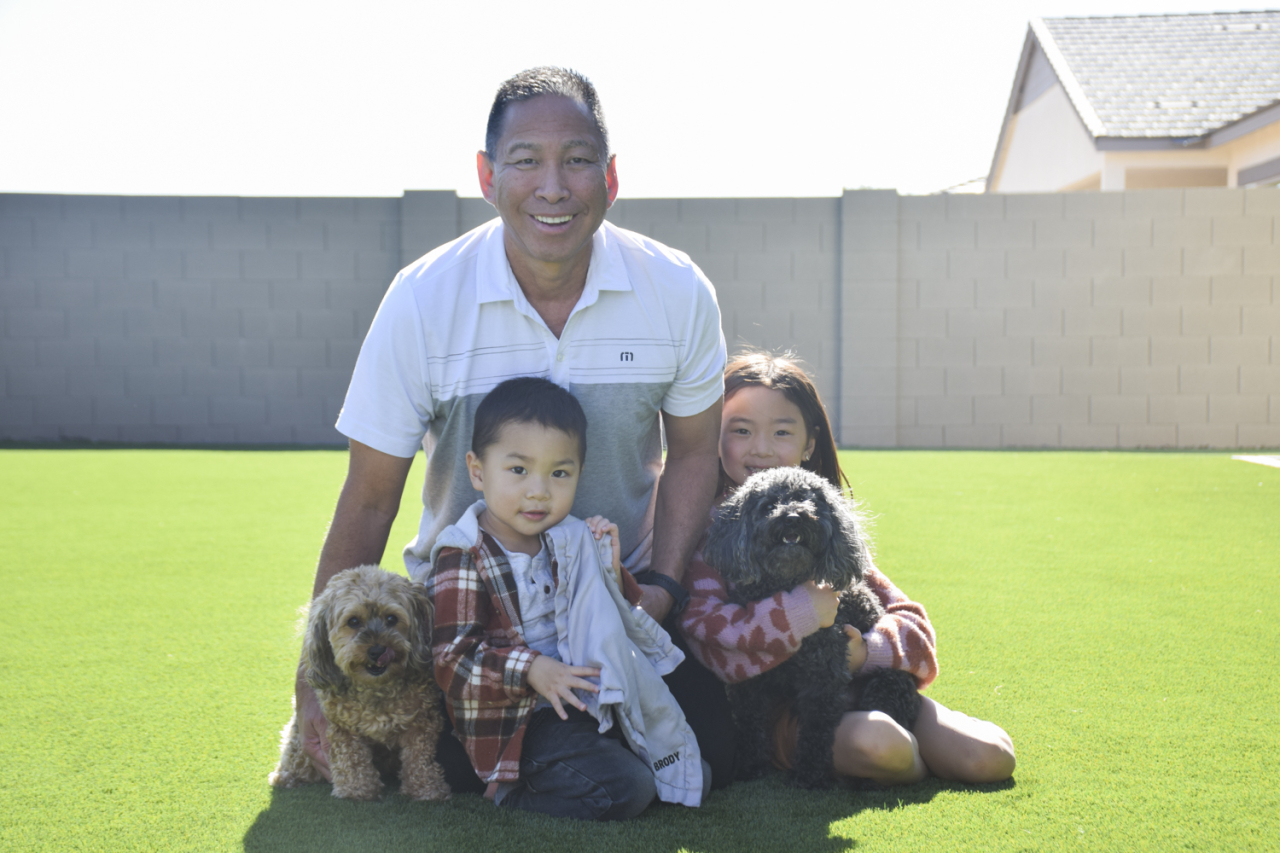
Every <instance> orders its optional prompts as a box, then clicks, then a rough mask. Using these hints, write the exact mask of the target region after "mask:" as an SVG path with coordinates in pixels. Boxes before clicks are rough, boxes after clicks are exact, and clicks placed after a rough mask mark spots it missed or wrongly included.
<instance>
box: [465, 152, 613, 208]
mask: <svg viewBox="0 0 1280 853" xmlns="http://www.w3.org/2000/svg"><path fill="white" fill-rule="evenodd" d="M476 174H477V176H478V177H479V178H480V194H481V195H483V196H484V200H485V201H487V202H489V204H493V161H492V160H490V159H489V155H488V154H486V153H485V152H483V151H477V152H476ZM614 183H615V184H616V183H617V180H616V179H615V180H614ZM614 195H617V190H616V189H615V190H614ZM609 201H610V203H612V201H613V199H612V198H611V199H610V200H609Z"/></svg>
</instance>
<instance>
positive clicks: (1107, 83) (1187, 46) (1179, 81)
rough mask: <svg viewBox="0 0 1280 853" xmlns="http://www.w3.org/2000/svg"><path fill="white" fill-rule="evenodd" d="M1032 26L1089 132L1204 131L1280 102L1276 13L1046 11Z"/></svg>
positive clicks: (1279, 15) (1132, 135)
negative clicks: (1073, 14) (1081, 14)
mask: <svg viewBox="0 0 1280 853" xmlns="http://www.w3.org/2000/svg"><path fill="white" fill-rule="evenodd" d="M1031 30H1032V33H1033V34H1034V35H1035V37H1036V39H1037V41H1038V42H1039V43H1040V44H1039V46H1040V48H1041V49H1042V50H1043V52H1044V54H1045V56H1046V57H1047V58H1048V60H1049V63H1050V64H1051V65H1052V66H1053V70H1054V71H1055V72H1056V73H1057V76H1058V78H1059V80H1060V81H1061V82H1062V84H1063V88H1064V89H1066V91H1067V94H1068V95H1069V96H1070V97H1071V99H1072V102H1073V104H1075V107H1076V111H1077V112H1078V113H1080V115H1081V119H1082V120H1083V121H1084V123H1085V126H1086V127H1087V128H1088V129H1089V130H1090V132H1091V133H1092V135H1093V136H1095V137H1113V138H1122V139H1135V140H1136V139H1152V138H1161V137H1163V138H1170V137H1173V138H1179V139H1183V140H1186V139H1188V138H1194V137H1202V136H1204V135H1206V134H1208V133H1211V132H1213V131H1215V130H1218V129H1220V128H1223V127H1225V126H1227V125H1230V124H1232V123H1234V122H1236V121H1239V120H1240V119H1242V118H1245V117H1247V116H1249V115H1252V114H1253V113H1256V112H1258V111H1259V110H1261V109H1264V108H1266V107H1268V106H1270V105H1272V104H1275V103H1277V102H1280V10H1272V11H1262V12H1217V13H1212V14H1192V15H1139V16H1128V17H1112V18H1045V19H1043V20H1036V21H1033V22H1032V25H1031ZM1027 60H1028V55H1027V52H1025V51H1024V55H1023V63H1024V64H1025V63H1026V62H1027ZM1019 76H1020V77H1021V76H1023V73H1022V70H1021V69H1020V72H1019ZM1016 96H1017V93H1016V92H1015V97H1016Z"/></svg>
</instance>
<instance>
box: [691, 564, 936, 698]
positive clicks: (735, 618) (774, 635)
mask: <svg viewBox="0 0 1280 853" xmlns="http://www.w3.org/2000/svg"><path fill="white" fill-rule="evenodd" d="M864 580H865V581H866V583H867V585H868V586H869V587H871V590H872V591H873V592H874V593H875V594H876V596H877V597H878V598H879V599H880V603H881V604H883V605H884V609H885V615H884V616H883V617H881V619H880V621H879V622H877V623H876V625H875V628H874V629H873V630H871V631H869V632H868V633H866V634H863V635H862V638H863V640H865V641H866V644H867V662H866V663H865V664H864V665H863V667H862V671H866V670H870V669H875V668H877V667H893V668H895V669H901V670H905V671H907V672H909V673H911V674H912V675H914V676H915V677H916V681H917V682H918V683H919V685H920V687H921V688H924V687H927V686H928V685H929V684H930V682H932V681H933V680H934V679H935V678H937V676H938V656H937V653H936V651H935V649H934V645H935V641H934V633H933V626H932V625H930V624H929V617H928V615H926V614H925V611H924V607H922V606H921V605H919V604H917V603H915V602H914V601H911V600H910V599H908V598H907V597H906V596H905V595H903V594H902V591H901V590H899V589H898V588H897V587H896V586H894V585H893V582H892V581H890V580H889V579H888V578H887V577H885V576H884V575H882V574H881V573H880V571H879V570H878V569H876V568H875V567H872V568H871V569H870V570H869V571H868V572H867V574H866V577H865V578H864ZM683 583H684V587H685V589H687V590H689V596H690V598H689V606H688V607H687V608H686V609H685V611H684V613H682V614H681V616H680V630H681V631H682V632H683V634H684V636H685V639H686V640H688V643H689V649H690V651H692V652H693V655H694V657H696V658H697V659H698V660H699V661H701V662H702V664H703V665H704V666H706V667H707V668H708V669H710V670H711V671H712V672H714V673H715V674H716V675H717V676H719V678H720V680H722V681H725V682H729V683H734V682H737V681H745V680H746V679H748V678H751V677H752V676H755V675H759V674H760V673H762V672H764V671H765V670H768V669H771V668H773V667H775V666H777V665H778V664H780V663H782V662H783V661H785V660H786V659H787V658H789V657H791V655H793V654H795V653H796V650H798V649H799V648H800V642H801V641H802V640H803V639H804V638H805V637H807V636H809V635H810V634H812V633H814V632H815V631H817V630H818V614H817V612H816V611H815V610H814V608H813V602H812V601H811V600H810V599H809V594H808V593H807V592H805V591H804V590H803V589H800V588H798V587H797V588H796V589H793V590H791V591H790V592H779V593H776V594H775V595H774V596H773V597H771V598H766V599H763V600H761V601H756V602H753V603H751V604H746V605H739V604H731V603H729V589H728V586H727V584H726V583H725V580H724V578H722V577H721V576H720V573H719V572H717V571H716V570H715V569H713V568H711V567H710V566H708V565H707V564H706V563H705V562H703V560H702V554H701V553H697V554H695V555H694V557H693V560H692V561H690V563H689V566H688V569H687V570H686V571H685V573H684V580H683Z"/></svg>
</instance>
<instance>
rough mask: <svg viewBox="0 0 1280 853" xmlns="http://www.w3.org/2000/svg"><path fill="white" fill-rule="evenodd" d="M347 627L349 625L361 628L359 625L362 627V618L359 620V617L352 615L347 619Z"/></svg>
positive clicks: (349, 626)
mask: <svg viewBox="0 0 1280 853" xmlns="http://www.w3.org/2000/svg"><path fill="white" fill-rule="evenodd" d="M347 627H348V628H359V627H360V620H359V619H357V618H356V617H354V616H352V617H351V618H350V619H348V620H347Z"/></svg>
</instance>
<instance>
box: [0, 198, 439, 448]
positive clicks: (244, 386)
mask: <svg viewBox="0 0 1280 853" xmlns="http://www.w3.org/2000/svg"><path fill="white" fill-rule="evenodd" d="M449 195H450V196H452V195H453V194H452V193H450V194H449ZM400 206H401V200H400V199H383V198H366V199H356V198H329V199H326V198H303V199H294V198H134V197H105V196H54V195H0V253H2V254H3V261H2V263H3V267H2V272H0V276H2V277H0V312H2V313H3V325H2V327H0V367H2V370H0V377H2V378H0V382H3V385H2V386H0V437H2V438H7V439H17V440H36V441H45V440H65V439H90V440H94V441H122V442H161V443H184V444H204V443H218V444H222V443H236V444H240V443H251V444H258V443H268V444H275V443H282V444H295V443H300V444H326V443H335V442H338V441H340V440H341V436H339V435H338V433H337V432H336V431H335V430H334V429H333V422H334V420H335V418H336V416H337V412H338V409H339V408H340V406H341V403H342V398H343V395H344V394H345V392H346V386H347V381H348V379H349V377H350V372H351V368H352V367H353V365H354V364H355V357H356V353H357V352H358V350H359V347H360V342H361V341H362V340H363V337H364V333H365V330H366V329H367V328H368V325H369V322H370V321H371V320H372V318H373V312H374V311H375V310H376V308H377V305H378V301H379V300H380V299H381V296H382V293H383V291H384V290H385V288H386V286H387V283H388V282H389V281H390V280H391V276H392V275H394V273H395V271H396V270H397V269H398V268H399V266H400V240H401V235H400V228H401V217H400Z"/></svg>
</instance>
